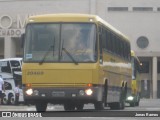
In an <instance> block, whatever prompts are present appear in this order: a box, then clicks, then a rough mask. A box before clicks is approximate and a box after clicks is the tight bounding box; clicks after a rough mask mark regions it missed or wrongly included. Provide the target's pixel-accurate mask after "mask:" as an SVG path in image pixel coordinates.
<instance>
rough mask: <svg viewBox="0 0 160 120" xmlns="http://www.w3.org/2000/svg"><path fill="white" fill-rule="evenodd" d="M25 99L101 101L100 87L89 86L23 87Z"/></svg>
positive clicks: (59, 102) (101, 91)
mask: <svg viewBox="0 0 160 120" xmlns="http://www.w3.org/2000/svg"><path fill="white" fill-rule="evenodd" d="M24 92H25V93H24V98H25V101H32V102H34V101H36V100H42V101H47V102H52V103H58V104H61V103H64V102H66V101H69V100H73V101H76V100H77V101H81V102H84V103H85V102H86V103H90V102H95V101H102V93H103V89H102V87H91V88H74V87H73V88H32V89H31V88H30V89H24Z"/></svg>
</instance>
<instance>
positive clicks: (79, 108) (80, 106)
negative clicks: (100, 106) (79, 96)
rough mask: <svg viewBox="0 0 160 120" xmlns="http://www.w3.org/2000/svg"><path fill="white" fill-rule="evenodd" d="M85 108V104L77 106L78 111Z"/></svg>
mask: <svg viewBox="0 0 160 120" xmlns="http://www.w3.org/2000/svg"><path fill="white" fill-rule="evenodd" d="M83 107H84V104H83V103H81V104H77V105H76V109H77V110H78V111H81V110H83Z"/></svg>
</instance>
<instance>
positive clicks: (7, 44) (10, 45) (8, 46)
mask: <svg viewBox="0 0 160 120" xmlns="http://www.w3.org/2000/svg"><path fill="white" fill-rule="evenodd" d="M15 56H16V47H15V42H14V41H13V40H12V38H11V37H5V40H4V58H11V57H15Z"/></svg>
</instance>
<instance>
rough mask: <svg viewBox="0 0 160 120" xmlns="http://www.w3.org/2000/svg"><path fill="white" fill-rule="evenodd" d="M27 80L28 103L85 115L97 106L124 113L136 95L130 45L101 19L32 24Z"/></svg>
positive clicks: (54, 18)
mask: <svg viewBox="0 0 160 120" xmlns="http://www.w3.org/2000/svg"><path fill="white" fill-rule="evenodd" d="M22 40H24V58H23V63H24V64H23V66H22V77H23V78H22V81H23V88H24V96H25V101H26V102H28V103H30V104H34V105H35V106H36V110H37V111H46V108H47V104H48V103H53V104H61V105H64V109H65V110H83V107H84V104H88V103H93V104H94V107H95V109H96V110H102V109H104V107H105V106H109V107H110V108H111V109H124V103H125V99H126V95H127V94H128V93H129V92H131V77H132V76H131V74H132V71H131V62H130V61H131V60H130V59H131V54H130V42H129V40H128V38H127V37H125V36H124V35H123V34H122V33H121V32H119V31H118V30H116V29H115V28H113V27H112V26H111V25H110V24H108V23H107V22H105V21H104V20H102V19H101V18H100V17H98V16H96V15H87V14H47V15H37V16H32V17H30V18H29V19H28V22H27V25H26V28H25V34H24V35H22Z"/></svg>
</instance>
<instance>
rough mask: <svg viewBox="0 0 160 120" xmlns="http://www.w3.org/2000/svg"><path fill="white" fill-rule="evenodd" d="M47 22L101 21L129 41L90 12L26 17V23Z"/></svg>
mask: <svg viewBox="0 0 160 120" xmlns="http://www.w3.org/2000/svg"><path fill="white" fill-rule="evenodd" d="M48 22H50V23H51V22H85V23H86V22H88V23H97V24H98V23H101V24H103V25H104V26H105V27H107V28H108V29H110V30H111V31H114V32H115V34H117V35H118V36H119V37H122V38H124V39H125V40H127V41H128V42H129V39H128V38H127V37H126V36H125V35H124V34H122V33H121V32H120V31H119V30H117V29H116V28H114V27H113V26H112V25H110V24H109V23H107V22H106V21H104V20H103V19H101V18H100V17H99V16H97V15H91V14H72V13H64V14H44V15H35V16H30V17H29V19H28V23H48Z"/></svg>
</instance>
